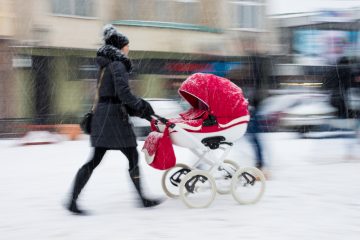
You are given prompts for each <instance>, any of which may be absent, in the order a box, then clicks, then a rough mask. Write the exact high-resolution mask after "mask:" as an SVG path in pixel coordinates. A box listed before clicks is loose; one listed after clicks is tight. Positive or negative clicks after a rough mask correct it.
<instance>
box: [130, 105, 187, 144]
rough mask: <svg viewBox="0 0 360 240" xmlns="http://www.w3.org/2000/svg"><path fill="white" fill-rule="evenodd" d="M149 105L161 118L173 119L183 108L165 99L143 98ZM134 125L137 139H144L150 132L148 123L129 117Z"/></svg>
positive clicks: (144, 120)
mask: <svg viewBox="0 0 360 240" xmlns="http://www.w3.org/2000/svg"><path fill="white" fill-rule="evenodd" d="M145 100H146V101H148V102H149V103H150V105H151V106H152V108H153V109H154V111H155V113H156V114H157V115H159V116H161V117H165V118H174V117H178V116H179V113H181V112H183V111H184V107H185V106H183V105H182V104H181V103H180V102H179V101H177V100H174V99H167V98H145ZM130 120H131V121H132V123H133V125H134V131H135V135H136V137H137V138H138V139H144V138H145V137H146V136H147V135H148V134H149V133H150V132H151V130H150V123H149V121H147V120H146V119H142V118H139V117H131V118H130Z"/></svg>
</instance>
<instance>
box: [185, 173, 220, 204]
mask: <svg viewBox="0 0 360 240" xmlns="http://www.w3.org/2000/svg"><path fill="white" fill-rule="evenodd" d="M215 195H216V185H215V181H214V178H213V177H212V176H211V175H210V174H209V173H208V172H207V171H203V170H193V171H191V172H190V173H188V174H187V175H186V176H185V178H184V179H183V180H182V181H181V183H180V197H181V200H182V201H183V202H184V203H185V205H186V206H188V207H190V208H206V207H208V206H209V205H210V204H211V203H212V202H213V201H214V199H215Z"/></svg>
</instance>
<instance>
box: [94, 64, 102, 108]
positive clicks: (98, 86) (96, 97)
mask: <svg viewBox="0 0 360 240" xmlns="http://www.w3.org/2000/svg"><path fill="white" fill-rule="evenodd" d="M104 72H105V67H103V68H102V69H101V73H100V78H99V82H98V84H97V86H96V90H97V91H96V95H95V99H94V103H93V105H92V108H91V112H94V111H95V109H96V105H97V103H98V101H99V91H100V87H101V83H102V81H103V78H104Z"/></svg>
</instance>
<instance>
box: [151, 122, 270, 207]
mask: <svg viewBox="0 0 360 240" xmlns="http://www.w3.org/2000/svg"><path fill="white" fill-rule="evenodd" d="M154 117H155V119H156V120H158V121H160V122H161V123H163V124H164V125H162V126H159V125H158V124H157V123H158V121H155V127H156V128H157V130H158V131H159V132H162V130H163V129H162V127H165V125H167V124H168V126H169V127H170V128H171V129H173V131H175V132H177V134H182V135H183V136H184V137H186V138H187V139H189V141H191V142H192V144H194V147H193V148H189V150H190V151H191V152H192V153H193V154H195V155H196V156H197V157H198V160H197V161H195V163H194V164H192V165H191V166H190V167H188V166H186V165H184V164H177V165H175V167H173V168H171V169H168V170H167V171H166V172H165V173H164V174H163V177H162V186H163V189H164V192H165V193H166V194H167V195H168V196H169V197H172V198H176V197H178V196H180V198H181V199H182V201H183V202H184V203H185V205H187V206H188V207H191V208H203V207H208V206H209V205H210V204H211V203H212V201H213V200H214V198H215V195H216V191H217V192H218V193H220V194H226V193H230V192H231V193H232V195H233V197H234V198H235V200H236V201H238V202H239V203H241V204H252V203H256V202H258V201H259V200H260V198H261V197H262V195H263V193H264V190H265V177H264V175H263V173H262V172H261V171H260V170H259V169H257V168H255V167H244V168H239V166H238V164H237V163H236V162H233V161H230V160H225V159H226V157H227V156H228V154H229V153H230V151H231V149H232V147H233V143H231V142H226V141H225V138H224V137H222V136H214V137H209V138H205V139H202V140H200V139H198V138H196V137H195V136H194V135H193V134H192V133H190V132H188V131H186V130H184V129H183V128H181V127H179V126H177V125H176V124H175V123H171V122H169V120H167V119H165V118H163V117H160V116H158V115H154ZM170 137H171V134H170ZM217 149H219V150H221V151H222V153H221V155H220V156H219V157H218V156H215V154H214V150H217ZM202 163H206V164H207V165H209V166H210V167H209V169H207V170H202ZM179 166H180V168H181V169H182V170H183V169H187V170H186V171H182V170H180V171H181V174H184V175H185V177H184V178H183V179H181V181H180V182H179V186H177V187H179V195H177V194H171V193H170V192H169V191H168V189H166V182H167V181H168V180H170V178H171V177H172V176H168V175H169V174H170V172H171V170H172V169H174V168H177V167H179ZM219 170H224V171H225V172H226V174H227V176H229V178H230V179H231V181H232V182H231V187H230V189H226V190H223V189H222V190H221V189H217V187H216V183H215V179H214V177H213V176H214V174H215V172H216V171H219ZM189 172H190V173H189ZM178 173H179V171H177V172H176V173H174V174H173V175H175V174H178ZM244 175H247V176H244ZM255 175H256V176H255ZM241 177H245V179H246V185H254V184H255V181H259V182H260V184H261V188H260V191H259V193H258V194H257V196H256V197H255V199H252V200H250V201H249V200H244V199H242V196H239V195H238V193H237V192H236V187H237V184H238V183H237V182H238V181H240V178H241ZM194 178H195V181H194ZM178 179H179V178H178ZM199 179H200V180H201V181H202V180H204V179H205V180H208V181H209V182H210V184H211V185H212V186H211V188H212V189H211V190H212V193H211V196H210V198H209V201H207V202H206V203H205V204H200V205H194V204H192V203H191V202H190V201H189V200H188V199H187V196H188V195H189V191H190V190H189V183H190V182H197V181H198V180H199ZM170 181H171V180H170ZM171 184H172V185H174V183H173V182H172V183H171ZM174 186H175V185H174ZM190 192H191V191H190Z"/></svg>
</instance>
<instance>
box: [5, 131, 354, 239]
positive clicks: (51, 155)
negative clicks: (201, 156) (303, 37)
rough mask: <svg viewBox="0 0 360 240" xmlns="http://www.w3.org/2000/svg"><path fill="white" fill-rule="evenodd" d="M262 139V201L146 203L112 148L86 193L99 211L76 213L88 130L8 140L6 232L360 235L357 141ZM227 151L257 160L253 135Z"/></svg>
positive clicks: (154, 177)
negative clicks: (65, 136)
mask: <svg viewBox="0 0 360 240" xmlns="http://www.w3.org/2000/svg"><path fill="white" fill-rule="evenodd" d="M262 140H263V141H262V142H263V144H264V146H265V149H264V151H265V152H264V153H265V156H266V159H265V160H266V162H267V164H268V171H269V172H270V174H271V176H270V179H269V180H268V181H267V185H266V190H265V194H264V196H263V198H262V199H261V200H260V202H259V203H257V204H255V205H239V204H237V203H236V202H235V200H234V199H233V198H232V196H231V195H217V196H216V198H215V200H214V202H213V203H212V205H210V207H208V208H206V209H189V208H187V207H186V206H185V205H184V204H183V203H182V202H181V200H180V199H167V200H166V201H165V202H164V203H163V204H162V205H160V206H158V207H155V208H153V209H144V208H139V207H138V205H137V202H136V194H135V190H134V189H133V187H132V185H130V180H129V177H128V173H127V160H126V159H125V158H124V156H123V155H122V154H121V153H120V152H117V151H112V152H109V153H107V154H106V155H105V158H104V160H103V162H102V163H101V166H99V167H98V168H97V169H96V170H95V172H94V174H93V176H92V178H91V179H90V181H89V183H88V185H87V186H86V187H85V189H84V191H83V194H82V195H81V196H80V201H79V204H80V206H82V207H83V208H85V209H88V210H89V211H90V212H91V213H92V214H91V215H90V216H85V217H83V216H74V215H71V214H70V213H68V212H67V211H66V210H65V209H64V208H63V203H64V202H65V201H66V199H67V197H68V195H67V194H68V193H69V190H70V187H71V183H72V180H73V177H74V175H75V173H76V171H77V170H78V168H79V167H80V166H81V164H83V163H84V162H85V161H86V160H87V158H88V157H89V156H90V150H91V148H90V146H89V142H88V139H87V137H85V136H84V137H83V139H81V140H78V141H62V142H59V143H56V144H49V145H37V146H19V145H18V143H19V140H1V141H0V153H1V155H0V156H1V157H0V162H1V168H0V182H1V184H0V193H1V196H0V199H1V204H0V216H1V218H0V239H1V240H3V239H4V240H5V239H37V240H41V239H74V240H75V239H76V240H79V239H86V240H91V239H94V240H95V239H104V240H106V239H144V240H145V239H221V238H223V239H224V238H227V239H246V240H249V239H267V240H271V239H274V240H275V239H276V240H282V239H284V240H290V239H291V240H296V239H299V240H300V239H301V240H308V239H309V240H310V239H326V240H338V239H346V240H357V239H359V236H360V228H359V226H360V200H359V199H360V184H359V182H360V175H359V171H360V147H359V146H360V142H359V139H355V138H331V137H329V138H323V139H311V138H307V139H299V138H297V137H296V135H295V134H293V133H267V134H263V135H262ZM142 144H143V142H139V150H141V146H142ZM175 151H176V156H177V158H178V159H177V161H178V162H188V161H189V162H191V161H192V160H194V159H193V156H192V155H191V153H190V152H189V151H188V150H187V149H180V148H178V147H176V148H175ZM230 155H231V156H230V157H229V158H230V159H233V160H236V161H237V162H239V164H240V165H241V166H246V165H249V166H252V165H253V153H252V148H251V145H250V144H249V142H248V141H247V140H246V138H243V139H241V140H240V141H239V142H236V144H235V147H234V149H233V150H232V152H231V153H230ZM140 156H141V161H140V162H141V169H142V172H143V173H144V177H143V178H144V182H145V188H146V191H147V192H148V194H149V195H153V196H157V197H164V198H165V194H164V193H163V191H162V189H161V182H160V180H161V176H162V173H163V172H161V171H158V170H155V169H152V168H151V167H149V166H147V165H146V162H145V160H144V159H143V154H142V153H140Z"/></svg>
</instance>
